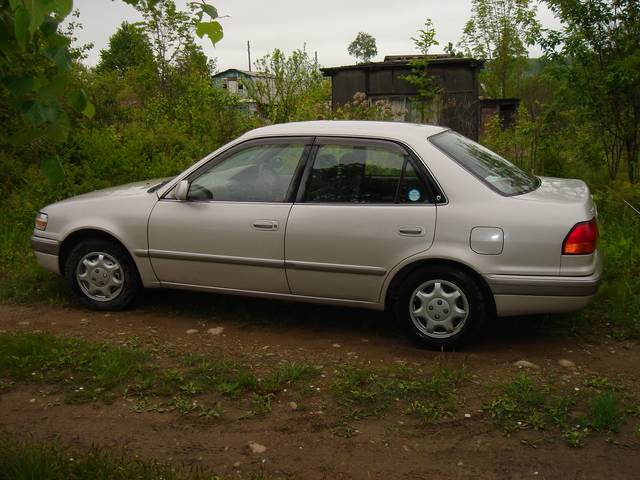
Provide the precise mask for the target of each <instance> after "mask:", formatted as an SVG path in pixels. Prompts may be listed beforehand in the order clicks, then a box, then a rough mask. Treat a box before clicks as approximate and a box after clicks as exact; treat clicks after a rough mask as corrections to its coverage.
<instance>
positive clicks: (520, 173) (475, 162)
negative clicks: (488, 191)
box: [429, 130, 540, 196]
mask: <svg viewBox="0 0 640 480" xmlns="http://www.w3.org/2000/svg"><path fill="white" fill-rule="evenodd" d="M429 141H430V142H431V143H432V144H433V145H435V146H436V147H437V148H438V149H440V150H442V151H443V152H444V153H446V154H447V155H448V156H450V157H451V158H453V159H454V160H455V161H456V162H458V163H459V164H460V165H462V166H463V167H464V168H465V169H467V170H468V171H469V172H471V173H472V174H474V175H475V176H476V177H478V178H479V179H480V180H482V181H483V182H484V183H486V184H487V185H488V186H489V187H491V188H492V189H494V190H495V191H497V192H498V193H500V194H502V195H509V196H510V195H520V194H523V193H527V192H530V191H532V190H535V189H536V188H538V186H539V185H540V180H539V179H538V178H537V177H534V176H533V175H529V174H528V173H527V172H525V171H524V170H522V169H520V168H518V167H516V166H515V165H514V164H513V163H511V162H509V161H507V160H505V159H504V158H502V157H501V156H500V155H498V154H497V153H495V152H492V151H491V150H489V149H488V148H485V147H483V146H482V145H480V144H479V143H476V142H474V141H473V140H469V139H468V138H466V137H464V136H462V135H460V134H459V133H456V132H454V131H452V130H447V131H446V132H442V133H438V134H437V135H434V136H432V137H429Z"/></svg>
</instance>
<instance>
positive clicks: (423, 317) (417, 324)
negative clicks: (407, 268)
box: [395, 266, 487, 350]
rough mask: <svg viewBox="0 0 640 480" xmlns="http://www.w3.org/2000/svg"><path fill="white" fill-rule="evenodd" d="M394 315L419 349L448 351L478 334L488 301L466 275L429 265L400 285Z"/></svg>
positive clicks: (484, 317)
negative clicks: (423, 347) (417, 344)
mask: <svg viewBox="0 0 640 480" xmlns="http://www.w3.org/2000/svg"><path fill="white" fill-rule="evenodd" d="M395 314H396V318H398V319H399V320H400V322H401V323H402V324H404V326H405V327H406V329H407V330H408V332H409V334H410V335H411V336H412V337H413V338H414V339H415V340H416V341H417V342H418V343H419V344H420V345H421V346H425V347H428V348H432V349H438V350H449V349H451V348H454V347H457V346H460V345H462V344H464V343H466V342H468V341H469V340H471V339H472V338H473V337H474V336H475V335H476V334H477V332H478V331H479V330H480V327H481V326H482V324H483V323H484V322H485V320H486V318H487V302H486V300H485V298H484V295H483V293H482V290H481V289H480V287H479V286H478V284H477V283H476V282H475V280H474V279H473V278H472V277H470V276H469V275H468V274H466V273H464V272H463V271H460V270H456V269H452V268H451V267H444V266H428V267H424V268H421V269H419V270H417V271H415V272H413V273H411V274H409V276H408V277H407V278H406V279H405V280H404V281H403V282H402V284H401V285H400V288H399V290H398V295H397V297H396V300H395Z"/></svg>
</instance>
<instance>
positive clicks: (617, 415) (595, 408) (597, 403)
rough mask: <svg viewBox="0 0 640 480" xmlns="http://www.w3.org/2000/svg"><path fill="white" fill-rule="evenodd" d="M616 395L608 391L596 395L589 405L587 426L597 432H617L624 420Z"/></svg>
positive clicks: (622, 408) (620, 403)
mask: <svg viewBox="0 0 640 480" xmlns="http://www.w3.org/2000/svg"><path fill="white" fill-rule="evenodd" d="M624 410H625V409H624V407H623V406H622V402H621V400H620V398H619V397H618V395H617V394H616V393H615V392H614V391H612V390H608V391H605V392H602V393H599V394H598V395H596V397H595V398H593V399H592V400H591V404H590V405H589V413H588V416H587V421H588V424H589V425H590V426H591V427H592V428H593V429H594V430H598V431H608V432H618V431H619V430H620V427H621V426H622V424H623V423H624V420H625V411H624Z"/></svg>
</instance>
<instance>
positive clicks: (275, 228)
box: [148, 137, 312, 293]
mask: <svg viewBox="0 0 640 480" xmlns="http://www.w3.org/2000/svg"><path fill="white" fill-rule="evenodd" d="M311 141H312V139H310V138H300V137H294V138H273V139H261V140H252V141H249V142H245V143H242V144H240V145H238V146H236V147H233V148H232V149H231V150H230V151H227V152H226V153H223V154H222V155H221V156H219V157H217V158H215V159H213V160H212V161H211V162H208V163H207V164H206V165H204V166H203V167H202V168H200V169H198V170H197V171H196V172H194V173H193V174H191V175H190V177H189V178H188V180H189V181H190V187H189V193H188V196H187V200H186V201H179V200H177V199H175V197H173V196H172V195H171V194H169V195H167V196H166V197H165V198H163V199H161V200H159V201H158V203H157V204H156V207H155V208H154V209H153V211H152V213H151V216H150V218H149V230H148V232H149V256H150V259H151V263H152V265H153V269H154V271H155V273H156V275H157V277H158V279H159V280H160V281H161V282H162V284H163V285H167V286H174V287H180V286H183V287H184V286H203V287H214V288H220V289H233V290H245V291H255V292H270V293H289V287H288V284H287V280H286V275H285V270H284V234H285V227H286V224H287V218H288V215H289V212H290V210H291V206H292V200H293V199H292V195H294V191H293V190H295V183H296V179H297V177H299V176H300V174H301V172H300V169H301V165H302V162H303V160H304V158H305V156H306V154H307V153H308V151H309V145H310V144H311Z"/></svg>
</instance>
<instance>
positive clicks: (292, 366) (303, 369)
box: [261, 362, 320, 392]
mask: <svg viewBox="0 0 640 480" xmlns="http://www.w3.org/2000/svg"><path fill="white" fill-rule="evenodd" d="M319 374H320V370H319V369H318V368H316V367H314V366H313V365H309V364H307V363H302V362H287V363H285V364H283V365H281V366H279V367H278V368H277V369H276V370H274V371H273V372H271V373H270V374H269V375H267V377H266V378H265V379H264V380H263V381H262V383H261V389H262V390H264V391H265V392H279V391H281V390H283V389H284V388H285V387H287V386H292V385H294V384H296V383H298V382H301V381H304V380H310V379H312V378H315V377H317V376H318V375H319Z"/></svg>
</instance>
